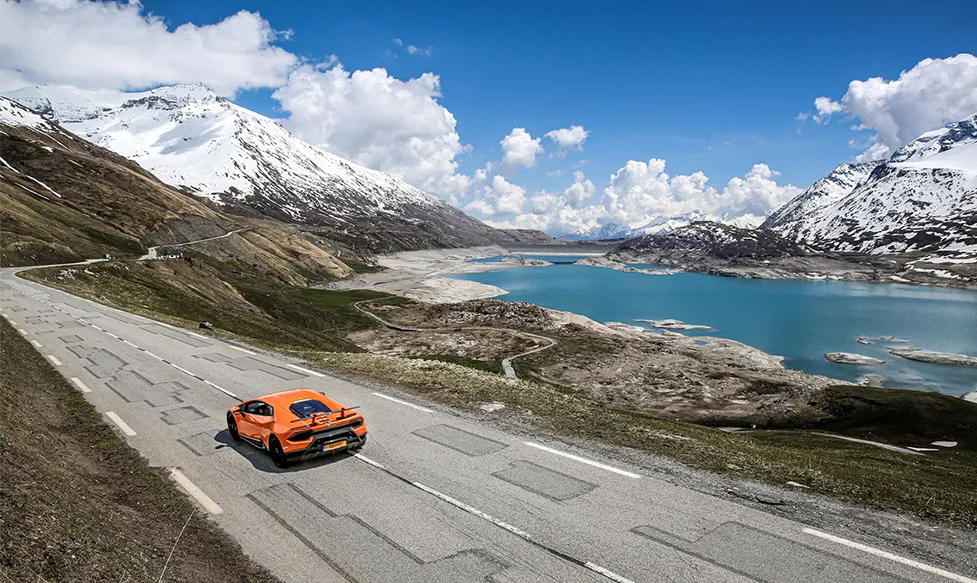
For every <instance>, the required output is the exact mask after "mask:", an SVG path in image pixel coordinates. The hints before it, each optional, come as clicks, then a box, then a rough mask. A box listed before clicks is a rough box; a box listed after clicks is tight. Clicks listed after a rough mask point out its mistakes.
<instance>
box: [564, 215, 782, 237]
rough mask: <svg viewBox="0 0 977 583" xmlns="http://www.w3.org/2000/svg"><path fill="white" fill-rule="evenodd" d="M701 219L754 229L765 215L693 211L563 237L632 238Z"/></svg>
mask: <svg viewBox="0 0 977 583" xmlns="http://www.w3.org/2000/svg"><path fill="white" fill-rule="evenodd" d="M699 221H708V222H713V223H721V224H725V225H732V226H734V227H740V228H744V229H752V228H755V227H757V226H759V225H760V223H762V222H763V217H758V216H755V215H741V216H736V217H732V216H729V217H720V216H717V215H713V214H710V213H707V212H703V211H691V212H688V213H685V214H682V215H677V216H674V217H658V218H655V219H652V220H650V221H647V222H644V223H637V224H632V225H620V224H617V223H610V224H607V225H598V226H596V227H592V228H590V229H581V230H579V231H577V232H575V233H568V234H566V235H562V236H561V237H560V238H562V239H572V240H577V241H591V240H605V239H631V238H634V237H642V236H644V235H664V234H667V233H670V232H672V231H674V230H676V229H679V228H682V227H684V226H686V225H691V224H692V223H695V222H699Z"/></svg>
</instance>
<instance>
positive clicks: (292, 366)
mask: <svg viewBox="0 0 977 583" xmlns="http://www.w3.org/2000/svg"><path fill="white" fill-rule="evenodd" d="M285 366H287V367H288V368H290V369H293V370H297V371H299V372H302V373H305V374H307V375H309V376H313V377H324V376H326V375H324V374H322V373H321V372H316V371H314V370H309V369H307V368H302V367H301V366H295V365H294V364H286V365H285Z"/></svg>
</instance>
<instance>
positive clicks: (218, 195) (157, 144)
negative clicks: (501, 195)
mask: <svg viewBox="0 0 977 583" xmlns="http://www.w3.org/2000/svg"><path fill="white" fill-rule="evenodd" d="M6 95H7V96H8V97H10V98H11V99H13V100H15V101H17V102H19V103H21V104H23V105H25V106H27V107H30V108H32V109H34V110H36V111H39V112H41V113H42V114H43V115H44V117H46V118H47V119H50V120H52V121H55V122H57V123H58V124H60V125H61V126H62V127H64V128H66V129H68V130H70V131H71V132H73V133H75V134H77V135H79V136H81V137H83V138H85V139H88V140H90V141H91V142H93V143H95V144H97V145H100V146H103V147H105V148H107V149H109V150H112V151H114V152H116V153H118V154H121V155H123V156H125V157H127V158H130V159H132V160H134V161H136V162H138V163H139V164H140V165H142V166H143V167H144V168H146V169H147V170H149V171H150V172H152V173H153V174H154V175H156V177H158V178H159V179H160V180H162V181H163V182H165V183H167V184H170V185H172V186H175V187H178V188H182V189H184V190H186V191H188V192H191V193H193V194H195V195H197V196H200V197H204V198H207V199H209V200H211V201H213V202H214V203H216V204H218V205H221V206H223V207H225V209H226V210H232V211H237V212H247V213H249V214H254V213H255V212H257V213H260V214H262V215H265V216H269V217H272V218H276V219H280V220H284V221H288V222H295V223H304V224H307V225H311V226H315V227H322V228H324V229H326V230H327V231H328V232H329V234H330V236H333V237H340V238H347V237H348V238H349V240H348V242H350V243H353V244H357V245H362V246H367V247H372V248H373V249H374V250H376V251H384V250H390V249H394V248H423V247H431V246H446V247H452V246H459V245H470V244H485V243H493V242H505V239H506V238H507V237H508V236H510V234H507V233H506V232H504V231H498V230H495V229H492V228H491V227H488V226H487V225H484V224H483V223H481V222H479V221H477V220H476V219H474V218H472V217H470V216H468V215H466V214H464V213H463V212H461V211H459V210H458V209H456V208H454V207H452V206H450V205H449V204H447V203H446V202H444V201H442V200H441V199H439V198H436V197H434V196H431V195H429V194H426V193H424V192H422V191H421V190H418V189H417V188H414V187H413V186H410V185H409V184H407V183H405V182H403V181H402V180H399V179H397V178H394V177H393V176H390V175H388V174H385V173H383V172H378V171H375V170H371V169H369V168H364V167H362V166H359V165H357V164H354V163H353V162H350V161H347V160H344V159H342V158H340V157H338V156H334V155H332V154H329V153H327V152H323V151H322V150H319V149H318V148H315V147H313V146H311V145H310V144H308V143H306V142H303V141H302V140H300V139H298V138H296V137H295V136H293V135H292V134H290V133H289V132H288V131H287V130H286V129H285V128H283V127H282V126H281V125H279V124H278V123H277V122H275V121H274V120H272V119H270V118H267V117H265V116H262V115H259V114H257V113H255V112H253V111H250V110H248V109H245V108H243V107H241V106H239V105H236V104H234V103H232V102H230V101H228V100H227V99H224V98H223V97H220V96H219V95H217V94H215V93H213V92H212V91H210V90H209V89H207V88H206V87H204V86H203V85H199V84H196V85H176V86H172V87H160V88H157V89H153V90H151V91H145V92H140V93H122V92H114V93H107V92H91V91H83V90H78V89H75V88H70V87H53V86H33V87H27V88H24V89H19V90H17V91H12V92H9V93H7V94H6ZM387 243H391V244H390V245H388V244H387Z"/></svg>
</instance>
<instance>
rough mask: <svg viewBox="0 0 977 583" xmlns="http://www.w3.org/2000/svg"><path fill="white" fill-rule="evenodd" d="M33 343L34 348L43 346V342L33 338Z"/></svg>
mask: <svg viewBox="0 0 977 583" xmlns="http://www.w3.org/2000/svg"><path fill="white" fill-rule="evenodd" d="M31 344H33V345H34V348H41V343H40V342H38V341H37V340H31Z"/></svg>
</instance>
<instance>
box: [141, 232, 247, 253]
mask: <svg viewBox="0 0 977 583" xmlns="http://www.w3.org/2000/svg"><path fill="white" fill-rule="evenodd" d="M250 229H251V227H244V228H243V229H234V230H233V231H228V232H227V233H224V234H223V235H217V236H216V237H207V238H206V239H197V240H196V241H187V242H185V243H172V244H169V245H155V246H153V247H150V248H149V249H148V250H147V253H146V254H145V255H143V256H142V257H140V258H139V260H140V261H142V260H145V259H156V250H157V249H159V248H160V247H186V246H187V245H196V244H197V243H206V242H207V241H216V240H218V239H224V238H226V237H230V236H231V235H233V234H235V233H240V232H242V231H248V230H250Z"/></svg>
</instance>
